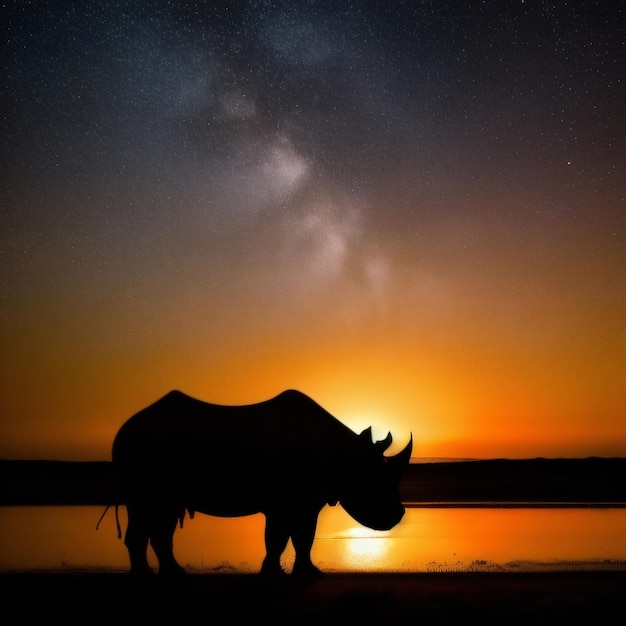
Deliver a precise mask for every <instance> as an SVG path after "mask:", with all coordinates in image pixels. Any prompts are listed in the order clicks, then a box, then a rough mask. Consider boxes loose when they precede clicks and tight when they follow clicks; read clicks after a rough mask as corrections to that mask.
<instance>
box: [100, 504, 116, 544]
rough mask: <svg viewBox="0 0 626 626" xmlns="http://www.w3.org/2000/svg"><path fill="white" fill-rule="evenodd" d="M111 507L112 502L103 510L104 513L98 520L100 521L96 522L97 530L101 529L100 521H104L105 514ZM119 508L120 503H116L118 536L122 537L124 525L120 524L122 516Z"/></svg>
mask: <svg viewBox="0 0 626 626" xmlns="http://www.w3.org/2000/svg"><path fill="white" fill-rule="evenodd" d="M110 508H111V505H110V504H107V505H106V507H105V509H104V511H103V512H102V515H101V516H100V519H99V520H98V523H97V524H96V530H99V529H100V522H102V520H103V519H104V516H105V515H106V514H107V511H108V510H109V509H110ZM119 509H120V506H119V504H116V505H115V524H116V526H117V538H118V539H121V538H122V527H121V525H120V516H119Z"/></svg>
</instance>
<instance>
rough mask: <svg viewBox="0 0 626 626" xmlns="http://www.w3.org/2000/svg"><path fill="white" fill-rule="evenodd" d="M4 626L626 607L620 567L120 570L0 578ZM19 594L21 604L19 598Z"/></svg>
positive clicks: (518, 616) (496, 618) (504, 615)
mask: <svg viewBox="0 0 626 626" xmlns="http://www.w3.org/2000/svg"><path fill="white" fill-rule="evenodd" d="M0 585H2V588H3V592H4V593H3V597H4V598H5V600H4V601H3V608H4V611H3V614H4V615H5V616H8V618H7V619H5V620H3V621H4V623H6V624H18V623H19V624H30V623H33V624H34V623H46V624H68V623H70V624H71V623H90V624H100V623H102V624H104V623H116V624H134V623H139V622H138V620H139V621H141V622H142V623H146V622H147V621H149V620H151V619H154V620H156V619H158V621H159V623H161V622H168V621H171V623H175V624H181V625H185V624H197V623H199V622H202V623H207V624H249V623H254V622H260V621H263V620H268V621H270V622H271V623H272V624H344V625H345V624H348V623H349V624H359V623H361V624H365V623H368V624H369V623H374V622H380V623H384V624H394V623H398V624H399V623H403V624H406V623H413V622H414V621H415V620H419V621H424V620H427V621H428V623H431V624H433V623H434V624H445V623H451V624H453V623H454V624H456V623H459V621H460V620H465V619H469V618H471V619H479V620H480V622H481V623H483V624H484V623H494V624H495V623H506V624H517V623H519V624H529V623H537V620H540V621H541V620H546V623H547V621H548V620H549V621H550V622H551V623H566V622H567V623H568V624H579V623H580V624H582V623H603V620H604V619H605V618H606V621H607V623H608V621H609V619H610V618H611V616H614V615H616V614H620V613H622V614H623V611H624V609H625V608H626V595H625V593H624V590H625V589H626V571H615V572H607V571H598V572H594V571H584V572H582V571H559V572H542V573H521V572H520V573H502V572H472V573H467V572H461V573H402V574H375V573H374V574H372V573H363V574H361V573H341V574H324V575H323V576H321V577H320V578H319V579H316V580H314V581H312V582H305V581H299V580H298V579H294V578H292V577H291V576H284V577H282V578H280V579H278V580H270V581H268V580H265V579H263V578H262V577H260V576H258V575H255V574H191V575H188V576H186V577H185V578H184V580H183V581H181V582H171V581H170V582H168V581H163V580H161V579H160V578H159V577H154V578H153V579H151V580H149V581H148V582H141V581H136V580H135V579H133V578H132V577H131V576H129V575H128V574H127V573H117V572H115V573H112V572H104V573H103V572H89V573H86V572H83V573H76V572H59V573H49V572H48V573H41V572H28V573H4V574H0ZM25 598H26V600H25Z"/></svg>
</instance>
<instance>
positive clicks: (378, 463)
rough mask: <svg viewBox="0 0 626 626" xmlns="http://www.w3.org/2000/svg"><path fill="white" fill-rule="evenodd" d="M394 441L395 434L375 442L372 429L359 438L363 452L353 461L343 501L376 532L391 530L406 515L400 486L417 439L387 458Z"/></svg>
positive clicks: (343, 493)
mask: <svg viewBox="0 0 626 626" xmlns="http://www.w3.org/2000/svg"><path fill="white" fill-rule="evenodd" d="M391 442H392V437H391V433H389V434H388V435H387V436H386V437H385V439H383V440H381V441H376V442H374V441H372V429H371V427H370V428H367V429H366V430H364V431H363V432H362V433H361V434H360V435H359V436H358V444H359V447H360V450H359V453H358V454H357V455H356V457H355V458H353V459H351V465H350V467H349V468H348V470H347V473H346V478H347V480H346V482H345V483H344V485H343V487H344V488H343V489H342V496H341V497H340V499H339V501H340V503H341V506H342V507H343V508H344V509H345V510H346V511H347V512H348V514H349V515H350V516H351V517H353V518H354V519H355V520H356V521H357V522H359V524H362V525H363V526H367V527H368V528H372V529H374V530H389V529H390V528H393V527H394V526H395V525H396V524H397V523H398V522H399V521H400V520H401V519H402V517H403V516H404V506H403V505H402V501H401V500H400V495H399V484H400V479H401V478H402V474H403V473H404V470H405V469H406V467H407V465H408V464H409V460H410V458H411V452H412V450H413V437H412V436H411V438H410V440H409V443H408V444H407V445H406V447H405V448H404V450H402V451H401V452H399V453H398V454H396V455H395V456H389V457H388V456H384V454H383V453H384V451H385V450H386V449H387V448H388V447H389V446H390V445H391Z"/></svg>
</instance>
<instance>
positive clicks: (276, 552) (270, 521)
mask: <svg viewBox="0 0 626 626" xmlns="http://www.w3.org/2000/svg"><path fill="white" fill-rule="evenodd" d="M288 541H289V527H288V525H287V524H285V519H284V517H283V516H282V515H280V514H278V513H274V514H267V515H266V516H265V551H266V554H265V558H264V559H263V564H262V565H261V574H265V575H269V576H276V575H282V574H284V573H285V572H284V571H283V568H282V567H281V565H280V555H281V554H282V553H283V552H284V551H285V548H286V547H287V542H288Z"/></svg>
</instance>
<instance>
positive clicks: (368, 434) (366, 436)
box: [359, 426, 372, 443]
mask: <svg viewBox="0 0 626 626" xmlns="http://www.w3.org/2000/svg"><path fill="white" fill-rule="evenodd" d="M359 439H360V440H361V441H364V442H365V443H372V427H371V426H368V427H367V428H366V429H365V430H364V431H363V432H361V434H360V435H359Z"/></svg>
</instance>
